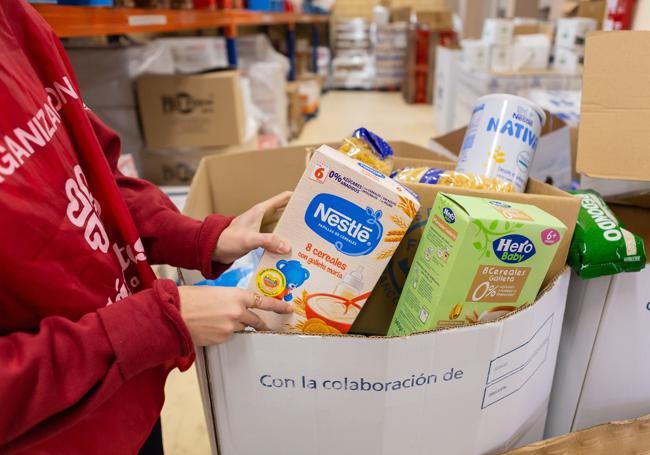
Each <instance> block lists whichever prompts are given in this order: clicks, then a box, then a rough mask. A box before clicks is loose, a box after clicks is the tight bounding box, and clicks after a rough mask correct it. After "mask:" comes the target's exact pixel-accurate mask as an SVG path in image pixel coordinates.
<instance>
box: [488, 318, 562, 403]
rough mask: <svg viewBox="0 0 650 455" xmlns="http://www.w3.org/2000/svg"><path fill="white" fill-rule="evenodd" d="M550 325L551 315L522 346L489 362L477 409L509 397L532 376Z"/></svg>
mask: <svg viewBox="0 0 650 455" xmlns="http://www.w3.org/2000/svg"><path fill="white" fill-rule="evenodd" d="M552 326H553V315H551V316H549V318H548V319H547V320H546V321H545V322H544V324H543V325H542V326H541V327H540V328H539V329H538V330H537V332H535V334H534V335H533V337H532V338H531V339H530V340H528V341H527V342H526V343H524V344H522V345H521V346H519V347H518V348H515V349H513V350H512V351H510V352H508V353H506V354H504V355H502V356H500V357H497V358H496V359H494V360H493V361H491V362H490V369H489V371H488V384H489V385H488V386H487V387H486V388H485V393H484V395H483V404H482V405H481V408H486V407H488V406H490V405H491V404H494V403H496V402H497V401H501V400H503V399H504V398H506V397H508V396H510V395H512V394H513V393H515V392H517V391H518V390H520V389H521V388H522V387H523V386H524V385H525V384H526V383H527V382H528V381H529V380H530V378H531V377H533V375H534V374H535V373H536V372H537V370H539V368H540V367H541V366H542V364H543V363H544V361H545V360H546V358H547V355H548V346H549V339H550V336H551V328H552Z"/></svg>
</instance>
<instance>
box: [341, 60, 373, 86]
mask: <svg viewBox="0 0 650 455" xmlns="http://www.w3.org/2000/svg"><path fill="white" fill-rule="evenodd" d="M374 74H375V67H374V60H373V58H372V56H370V55H368V54H358V55H353V54H341V55H337V56H336V57H334V59H333V60H332V78H331V85H332V86H333V87H335V88H349V89H370V88H372V83H373V80H374Z"/></svg>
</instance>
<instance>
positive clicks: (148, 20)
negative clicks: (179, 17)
mask: <svg viewBox="0 0 650 455" xmlns="http://www.w3.org/2000/svg"><path fill="white" fill-rule="evenodd" d="M128 21H129V25H130V26H131V27H142V26H146V25H167V16H165V15H164V14H153V15H152V14H143V15H138V16H129V17H128Z"/></svg>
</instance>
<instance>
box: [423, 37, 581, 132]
mask: <svg viewBox="0 0 650 455" xmlns="http://www.w3.org/2000/svg"><path fill="white" fill-rule="evenodd" d="M461 54H462V52H460V51H457V50H453V49H440V50H439V51H438V57H439V58H438V60H439V61H438V63H437V64H438V65H439V66H438V68H439V70H438V71H437V73H439V74H438V78H436V82H435V84H436V85H435V92H436V96H440V100H441V101H440V102H436V103H434V112H435V121H436V128H437V131H438V132H440V133H442V134H445V133H448V132H449V131H452V130H454V129H456V128H460V127H462V126H463V125H465V124H466V123H467V119H468V118H469V117H470V116H471V113H472V108H473V107H474V102H475V101H476V99H477V98H479V97H481V96H483V95H488V94H490V93H511V94H515V95H517V94H521V93H524V92H526V91H528V90H532V89H540V90H547V91H548V90H551V91H556V90H580V88H581V86H582V78H581V76H580V75H579V74H576V73H562V72H557V71H548V70H537V71H521V72H507V73H497V74H495V73H491V72H489V71H479V70H477V69H474V68H470V67H469V66H468V65H466V64H465V63H464V62H462V59H461V57H460V55H461ZM445 94H449V96H448V97H447V98H445Z"/></svg>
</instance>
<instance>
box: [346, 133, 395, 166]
mask: <svg viewBox="0 0 650 455" xmlns="http://www.w3.org/2000/svg"><path fill="white" fill-rule="evenodd" d="M352 137H357V138H359V139H363V140H364V141H366V142H367V143H368V144H370V145H371V146H372V148H373V149H374V150H375V152H377V154H378V155H379V156H380V157H381V159H382V160H385V159H386V158H388V157H390V156H393V155H394V153H393V149H392V148H391V146H390V145H389V144H388V142H386V141H385V140H383V139H382V138H381V137H379V136H378V135H376V134H375V133H373V132H372V131H369V130H367V129H366V128H357V129H356V130H355V131H354V133H352Z"/></svg>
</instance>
